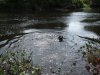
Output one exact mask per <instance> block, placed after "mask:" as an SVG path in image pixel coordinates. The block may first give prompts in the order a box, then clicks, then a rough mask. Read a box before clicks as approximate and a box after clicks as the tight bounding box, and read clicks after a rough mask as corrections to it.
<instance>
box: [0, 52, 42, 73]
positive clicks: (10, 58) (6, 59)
mask: <svg viewBox="0 0 100 75" xmlns="http://www.w3.org/2000/svg"><path fill="white" fill-rule="evenodd" d="M29 54H30V55H28V54H27V53H26V52H25V51H22V52H16V53H14V52H9V53H7V54H4V55H2V54H1V55H0V75H26V74H28V75H41V68H40V67H33V65H32V60H31V53H29Z"/></svg>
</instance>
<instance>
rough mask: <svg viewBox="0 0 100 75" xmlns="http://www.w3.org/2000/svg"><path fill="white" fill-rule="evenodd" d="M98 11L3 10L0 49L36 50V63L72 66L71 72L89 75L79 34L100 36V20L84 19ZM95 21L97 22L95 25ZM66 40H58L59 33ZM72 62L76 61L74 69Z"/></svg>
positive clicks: (34, 57) (82, 42) (1, 14)
mask: <svg viewBox="0 0 100 75" xmlns="http://www.w3.org/2000/svg"><path fill="white" fill-rule="evenodd" d="M98 14H99V13H94V12H89V13H88V12H83V11H82V12H77V11H76V12H52V13H51V12H50V13H49V12H48V13H46V12H45V13H13V14H12V13H0V52H1V53H2V52H4V51H5V50H8V51H9V50H26V51H30V50H31V51H33V64H35V65H36V64H39V65H41V66H43V67H45V68H46V72H45V74H44V75H46V73H47V72H48V73H49V71H48V69H49V68H50V67H52V69H54V70H55V68H56V67H57V66H59V67H62V74H63V71H68V73H69V72H70V70H71V69H72V70H73V72H71V75H75V74H76V75H82V74H84V75H89V74H88V73H87V72H86V70H85V69H84V65H85V61H84V60H83V59H82V58H81V56H82V55H81V54H78V53H77V52H78V50H79V49H80V46H81V45H83V44H84V40H82V39H81V38H79V37H78V35H79V36H85V37H98V35H100V34H99V20H98V21H96V22H95V21H94V22H92V23H90V22H83V20H85V19H87V18H90V17H93V18H97V17H98ZM94 24H95V26H94ZM97 34H98V35H97ZM59 36H63V37H64V39H63V40H64V41H63V42H59V40H58V37H59ZM73 62H77V65H76V67H74V68H75V69H73V67H72V64H73Z"/></svg>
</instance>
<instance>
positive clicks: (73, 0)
mask: <svg viewBox="0 0 100 75" xmlns="http://www.w3.org/2000/svg"><path fill="white" fill-rule="evenodd" d="M99 2H100V0H0V9H3V8H6V9H21V8H22V9H33V10H47V9H48V8H49V9H55V8H67V9H72V8H82V7H87V6H89V5H91V7H95V6H98V7H99Z"/></svg>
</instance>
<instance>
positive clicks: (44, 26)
mask: <svg viewBox="0 0 100 75" xmlns="http://www.w3.org/2000/svg"><path fill="white" fill-rule="evenodd" d="M65 27H66V25H65V24H64V23H62V22H57V23H40V24H35V25H29V26H26V27H25V28H28V29H64V28H65Z"/></svg>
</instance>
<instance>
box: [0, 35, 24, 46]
mask: <svg viewBox="0 0 100 75" xmlns="http://www.w3.org/2000/svg"><path fill="white" fill-rule="evenodd" d="M25 34H26V33H25ZM23 35H24V33H22V34H10V35H2V36H0V42H3V41H5V42H4V43H2V44H0V48H2V47H4V46H6V45H7V44H9V47H10V46H11V45H12V44H13V43H15V42H17V41H18V40H19V39H20V38H21V37H22V36H23ZM12 40H13V41H12ZM11 41H12V42H11Z"/></svg>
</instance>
